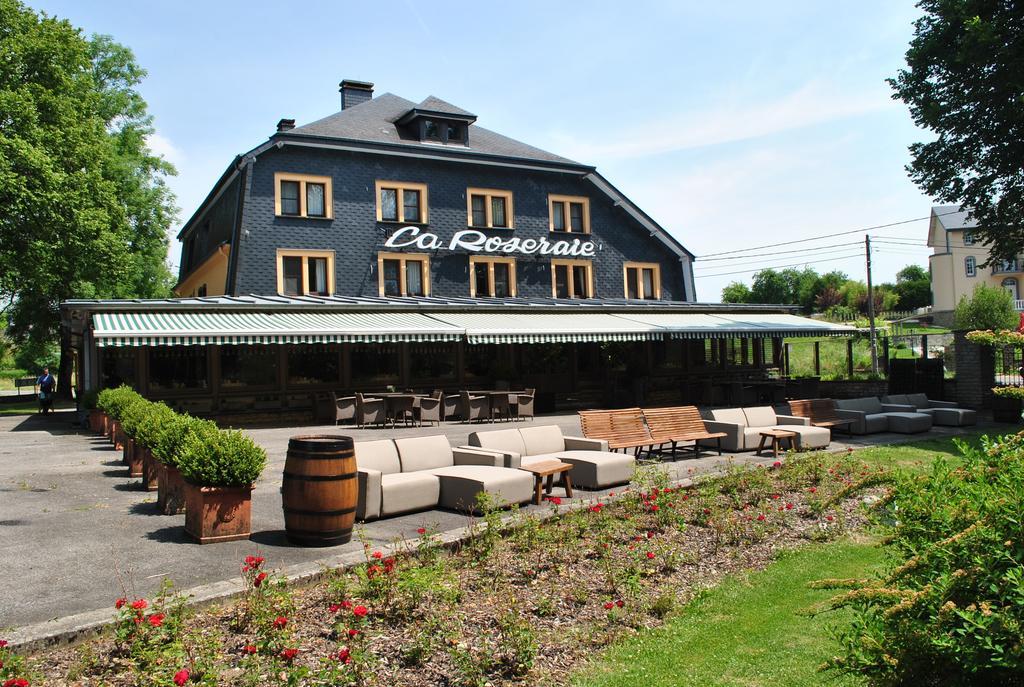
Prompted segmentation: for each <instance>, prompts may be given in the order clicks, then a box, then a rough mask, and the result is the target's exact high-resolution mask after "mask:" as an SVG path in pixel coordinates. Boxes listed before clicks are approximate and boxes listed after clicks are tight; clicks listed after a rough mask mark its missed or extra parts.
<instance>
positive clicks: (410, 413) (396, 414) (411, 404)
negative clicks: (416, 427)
mask: <svg viewBox="0 0 1024 687" xmlns="http://www.w3.org/2000/svg"><path fill="white" fill-rule="evenodd" d="M416 401H417V397H416V396H413V395H408V396H391V397H389V398H388V399H387V403H388V405H389V406H390V407H389V408H388V410H390V411H391V426H392V427H394V426H395V425H396V424H398V422H399V420H401V422H402V423H403V424H405V425H406V426H408V425H409V423H410V422H411V423H413V424H415V422H416Z"/></svg>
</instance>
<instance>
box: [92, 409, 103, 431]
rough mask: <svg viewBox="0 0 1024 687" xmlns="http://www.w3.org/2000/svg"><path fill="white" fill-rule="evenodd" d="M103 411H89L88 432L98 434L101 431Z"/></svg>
mask: <svg viewBox="0 0 1024 687" xmlns="http://www.w3.org/2000/svg"><path fill="white" fill-rule="evenodd" d="M103 425H104V422H103V411H102V410H99V409H97V408H93V409H92V410H90V411H89V430H90V431H92V432H95V433H96V434H99V433H100V432H102V431H103Z"/></svg>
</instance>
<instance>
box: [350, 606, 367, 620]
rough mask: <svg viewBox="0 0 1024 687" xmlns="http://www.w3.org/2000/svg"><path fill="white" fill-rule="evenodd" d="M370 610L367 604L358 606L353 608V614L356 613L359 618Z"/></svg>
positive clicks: (363, 616)
mask: <svg viewBox="0 0 1024 687" xmlns="http://www.w3.org/2000/svg"><path fill="white" fill-rule="evenodd" d="M369 612H370V610H369V609H368V608H366V606H356V607H355V608H353V609H352V615H354V616H355V617H357V618H365V617H366V614H367V613H369Z"/></svg>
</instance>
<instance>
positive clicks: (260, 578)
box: [252, 572, 267, 587]
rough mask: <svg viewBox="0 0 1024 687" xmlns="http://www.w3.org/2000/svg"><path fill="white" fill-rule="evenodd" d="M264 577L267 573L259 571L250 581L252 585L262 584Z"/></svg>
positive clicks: (265, 577)
mask: <svg viewBox="0 0 1024 687" xmlns="http://www.w3.org/2000/svg"><path fill="white" fill-rule="evenodd" d="M265 579H267V573H265V572H261V573H260V574H259V575H257V576H256V578H255V579H254V580H253V581H252V586H253V587H259V586H260V585H261V584H263V580H265Z"/></svg>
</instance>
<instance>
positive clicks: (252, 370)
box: [220, 346, 280, 389]
mask: <svg viewBox="0 0 1024 687" xmlns="http://www.w3.org/2000/svg"><path fill="white" fill-rule="evenodd" d="M278 350H280V349H278V347H277V346H221V349H220V385H221V387H222V388H225V389H228V388H232V389H233V388H238V387H269V386H276V385H277V360H278V358H277V355H278Z"/></svg>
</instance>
